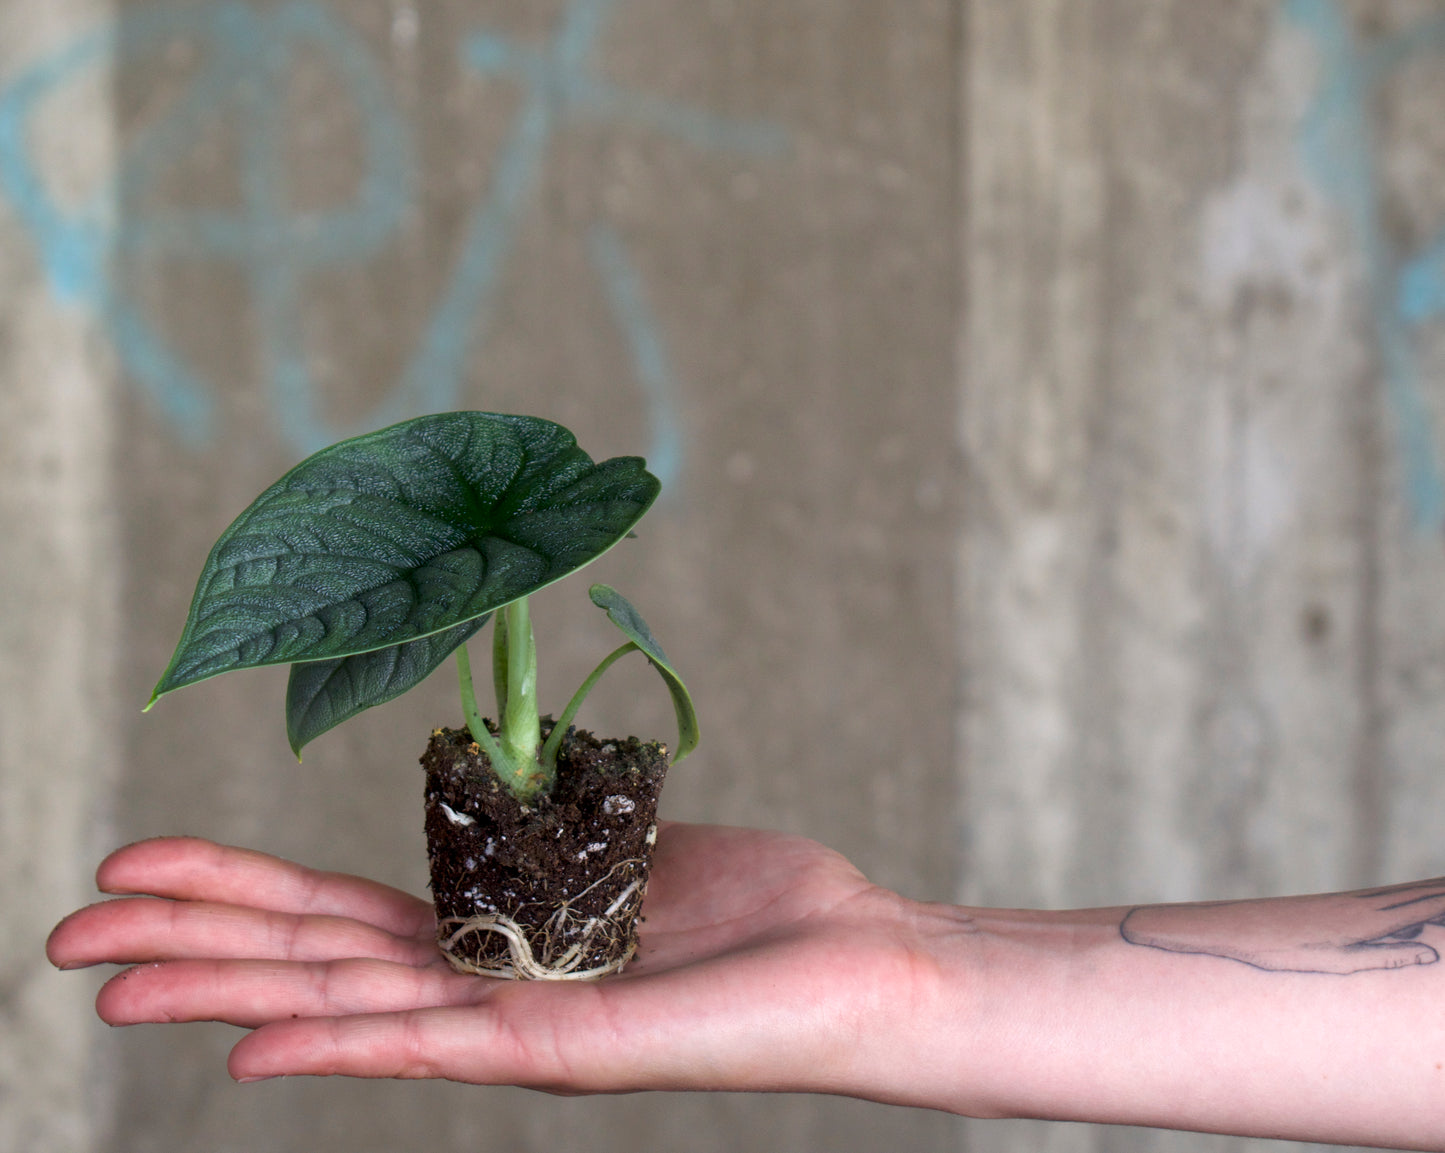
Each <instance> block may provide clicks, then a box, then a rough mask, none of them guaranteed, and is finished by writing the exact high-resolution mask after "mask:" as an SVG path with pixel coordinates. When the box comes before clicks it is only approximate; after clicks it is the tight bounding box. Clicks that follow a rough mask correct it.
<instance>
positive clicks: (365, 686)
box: [146, 412, 698, 979]
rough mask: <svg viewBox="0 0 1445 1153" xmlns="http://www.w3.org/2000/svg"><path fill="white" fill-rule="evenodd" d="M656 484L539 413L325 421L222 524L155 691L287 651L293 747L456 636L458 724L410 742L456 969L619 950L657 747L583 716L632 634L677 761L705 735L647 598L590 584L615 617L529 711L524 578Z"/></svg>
mask: <svg viewBox="0 0 1445 1153" xmlns="http://www.w3.org/2000/svg"><path fill="white" fill-rule="evenodd" d="M659 488H660V485H659V483H658V481H657V478H656V477H654V476H652V475H651V474H650V473H648V472H647V470H646V468H645V466H644V462H643V461H642V460H641V459H640V458H637V457H618V458H615V459H613V460H607V461H603V462H602V463H600V464H598V463H594V462H593V460H592V458H591V457H589V456H588V455H587V454H586V453H585V452H583V451H582V450H581V449H580V448H579V447H577V442H576V438H575V437H573V435H572V434H571V433H570V432H568V431H567V430H566V429H564V428H562V427H561V426H560V425H557V424H554V423H552V422H551V421H546V420H541V419H539V418H536V417H527V416H511V415H501V414H497V413H485V412H452V413H443V414H439V415H435V416H424V417H419V418H417V419H415V420H410V421H406V422H404V423H402V424H398V425H394V426H392V427H390V428H386V429H382V430H381V431H379V432H374V433H370V434H368V435H365V436H359V437H355V438H353V439H351V440H345V441H342V442H340V443H339V444H335V445H332V446H331V447H330V448H326V449H323V450H321V451H320V452H318V453H316V454H315V455H313V456H311V457H308V458H307V459H306V460H304V461H302V462H301V463H300V464H299V465H297V466H296V467H295V468H293V469H292V470H291V471H290V472H288V473H287V474H286V475H285V476H283V477H282V478H281V479H280V480H278V481H277V482H276V483H275V484H273V485H272V486H271V487H270V488H268V489H267V490H266V491H265V492H263V493H262V494H261V495H260V496H259V497H257V498H256V500H255V501H254V502H252V504H251V505H250V507H249V508H247V509H246V510H245V511H244V512H243V513H241V515H240V516H238V517H237V518H236V519H235V521H234V522H232V524H231V526H230V527H229V528H227V529H226V531H225V532H224V533H222V534H221V537H220V539H219V540H218V541H217V542H216V544H215V546H214V547H213V548H212V549H211V553H210V556H209V557H208V558H207V560H206V563H205V567H204V568H203V569H202V571H201V576H200V579H199V581H198V582H197V585H196V592H195V596H194V598H193V599H192V601H191V608H190V613H189V614H188V616H187V618H186V623H185V628H184V630H183V632H182V634H181V639H180V641H179V643H178V644H177V646H176V651H175V654H174V655H173V656H172V658H171V662H170V664H169V666H168V667H167V668H166V670H165V672H164V674H162V676H161V679H160V682H159V683H158V684H157V685H156V688H155V691H154V693H152V695H151V700H150V704H148V705H147V706H146V708H147V709H149V708H150V707H151V705H154V704H155V702H156V701H157V700H159V699H160V698H161V697H162V696H164V695H165V694H167V693H170V692H173V691H174V690H176V689H179V688H183V687H184V686H186V685H190V684H195V683H196V682H198V681H202V680H206V679H208V678H210V677H213V676H217V675H219V674H220V673H224V672H230V671H232V670H233V669H242V668H253V667H256V666H259V665H273V664H282V663H285V664H289V665H290V666H291V678H290V683H289V685H288V688H287V693H286V731H287V735H288V737H289V739H290V743H291V748H292V750H293V751H294V752H295V753H296V754H297V756H298V758H299V756H300V752H301V748H302V746H304V745H305V744H306V743H307V742H309V741H311V740H313V739H314V738H316V737H317V736H320V735H321V734H322V733H324V732H326V731H327V730H328V729H331V728H334V727H335V726H336V725H339V724H340V723H341V722H342V721H345V720H347V719H349V718H350V717H353V716H355V715H356V714H358V713H360V712H362V711H363V710H365V709H369V708H371V707H373V706H375V705H379V704H382V703H383V702H385V701H389V700H392V699H393V698H395V697H397V696H400V695H401V694H402V693H404V692H406V691H407V690H408V689H410V688H412V687H413V686H415V685H417V684H419V683H420V682H421V681H422V680H423V679H424V678H425V677H426V676H427V675H428V674H430V673H431V672H432V671H433V670H434V669H435V668H436V667H437V666H438V665H440V664H441V663H442V662H443V661H444V660H445V659H446V658H447V657H448V656H451V655H453V654H455V656H456V661H457V668H458V674H459V677H458V679H459V684H460V688H461V698H462V710H463V716H464V717H465V722H466V723H465V727H464V728H460V729H446V728H438V729H436V730H434V731H433V733H432V735H431V740H430V743H429V744H428V746H427V749H426V753H425V755H424V756H423V757H422V765H423V767H424V768H425V769H426V793H425V796H426V832H427V842H428V856H429V861H430V867H431V888H432V897H433V900H434V902H435V905H436V911H437V926H438V928H437V939H438V944H439V946H440V948H441V950H442V952H443V953H444V954H445V955H446V957H447V959H448V961H450V963H451V964H452V966H453V967H454V968H456V969H458V970H460V971H462V972H467V973H477V974H490V975H496V976H504V977H517V978H536V979H580V978H591V977H599V976H603V975H606V974H608V973H613V972H617V971H619V970H620V969H621V968H622V966H623V965H625V964H626V962H627V960H628V959H629V958H630V957H631V956H632V954H633V952H634V951H635V949H636V947H637V929H636V920H637V914H638V910H639V909H640V908H641V905H642V897H643V893H644V891H645V889H646V886H647V875H648V870H649V868H650V866H651V859H652V846H653V843H654V841H655V839H656V833H657V826H656V812H657V796H658V791H659V790H660V789H661V787H662V781H663V776H664V774H665V772H666V770H667V767H668V751H667V749H666V748H665V747H664V746H663V745H661V744H659V743H657V742H652V741H640V740H638V739H637V738H635V737H628V738H627V739H625V740H599V739H597V738H595V737H593V736H592V735H591V734H590V733H587V732H584V731H581V730H578V729H577V728H575V726H574V725H573V721H574V719H575V717H576V715H577V710H578V708H579V707H580V706H581V704H582V702H583V700H584V698H585V697H586V696H587V694H588V693H589V692H590V691H591V689H592V687H593V686H594V685H595V684H596V683H597V681H598V679H599V678H600V677H601V676H602V674H603V673H604V672H605V671H606V670H607V669H608V668H609V667H610V666H611V665H612V664H613V663H614V662H616V661H617V660H618V659H620V658H621V657H623V656H625V655H627V654H628V653H630V652H634V651H637V652H641V653H642V654H643V656H645V657H646V658H647V660H648V661H649V662H650V663H651V664H652V666H653V667H654V668H655V669H657V671H658V672H659V673H660V674H661V676H662V679H663V681H664V682H665V683H666V685H667V688H668V690H669V692H670V693H671V695H672V702H673V706H674V710H675V712H676V714H677V724H678V739H677V746H676V749H675V751H674V754H673V757H672V761H673V762H674V763H675V762H677V761H681V760H682V759H683V758H684V757H685V756H687V754H688V753H690V752H691V751H692V750H693V748H694V747H695V746H696V745H697V740H698V726H697V718H696V714H695V713H694V711H693V706H692V701H691V699H690V698H689V696H688V692H687V689H686V687H684V685H683V683H682V681H681V679H680V678H679V677H678V675H677V673H676V672H675V671H674V669H673V667H672V665H671V664H670V662H669V661H668V659H667V657H666V656H665V655H664V653H663V651H662V649H661V648H660V647H659V645H658V643H657V641H656V640H655V639H654V638H653V636H652V633H651V631H650V630H649V629H648V627H647V624H646V623H645V622H644V621H643V619H642V617H641V616H640V615H639V614H638V613H637V610H636V609H634V608H633V607H632V605H630V604H629V603H628V602H627V601H626V600H625V599H624V598H623V597H622V596H621V594H619V593H618V592H617V591H616V590H614V589H612V588H610V587H608V586H606V585H601V584H598V585H593V586H592V588H591V590H590V596H591V599H592V601H593V603H594V604H596V605H597V606H598V607H599V608H601V609H603V610H604V611H605V612H606V613H607V616H608V618H609V619H610V620H611V621H612V623H613V624H615V625H616V626H617V627H618V628H619V629H620V630H621V631H622V633H623V634H624V636H625V637H626V640H625V641H624V643H623V644H621V645H620V646H619V647H618V648H616V649H614V650H613V651H612V652H611V653H609V654H608V655H607V656H606V657H605V658H603V660H602V661H601V663H600V664H598V666H597V667H596V669H595V670H594V671H593V672H592V673H591V675H589V676H588V677H587V678H586V680H585V681H584V682H583V683H582V685H581V687H580V688H579V689H578V690H577V692H576V693H575V694H574V695H573V696H572V698H571V700H569V701H568V702H567V704H566V706H565V707H564V708H563V710H562V712H561V713H560V714H559V715H558V716H557V717H556V718H555V720H553V718H551V717H550V716H542V715H540V714H539V711H538V704H537V657H536V648H535V644H534V641H533V632H532V626H531V619H530V614H529V606H528V597H530V596H531V594H532V593H534V592H536V591H537V590H539V589H541V588H543V587H545V586H547V585H550V584H552V583H553V582H555V581H558V580H561V579H562V578H563V577H565V576H567V575H568V574H569V573H572V572H575V571H576V570H577V569H579V568H581V567H582V566H583V565H586V564H588V563H590V562H591V561H593V560H595V559H596V558H597V557H599V556H601V555H602V554H603V553H604V552H606V551H607V550H608V549H610V548H611V547H612V546H613V545H614V544H616V543H617V542H618V541H620V540H622V539H623V538H624V537H626V536H629V535H631V531H632V528H633V526H634V525H635V524H636V523H637V522H638V520H640V519H641V517H642V515H643V514H644V513H645V512H646V511H647V509H648V508H649V507H650V506H651V504H652V502H653V501H654V500H655V499H656V497H657V494H658V491H659ZM489 619H492V620H494V624H493V630H492V638H493V642H492V672H493V683H494V688H495V697H496V718H495V720H494V721H487V720H485V719H483V717H482V716H481V710H480V708H479V706H478V704H477V701H476V696H475V694H474V692H473V686H472V672H471V664H470V660H469V657H468V653H467V647H466V643H467V641H468V640H470V639H471V638H472V636H473V635H474V634H475V633H477V632H478V630H480V629H481V628H482V626H483V625H484V624H485V623H486V622H487V621H488V620H489Z"/></svg>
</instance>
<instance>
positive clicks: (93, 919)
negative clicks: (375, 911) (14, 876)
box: [46, 897, 435, 969]
mask: <svg viewBox="0 0 1445 1153" xmlns="http://www.w3.org/2000/svg"><path fill="white" fill-rule="evenodd" d="M46 954H47V956H49V958H50V960H51V963H52V964H55V965H57V966H59V967H60V968H62V969H76V968H82V967H84V966H87V965H96V964H102V963H105V962H111V963H117V964H135V963H138V962H145V961H168V960H177V959H183V958H206V957H209V958H247V957H249V958H258V959H273V960H288V961H325V960H333V959H336V958H341V957H374V958H377V959H380V960H387V961H396V962H398V963H401V964H410V965H422V964H426V963H428V962H429V961H430V960H432V959H433V958H434V957H435V946H434V945H433V944H432V942H431V941H430V940H429V939H426V940H423V939H418V938H413V937H401V936H397V935H395V934H393V933H389V932H387V931H385V930H384V929H379V928H377V927H376V926H375V925H370V924H366V923H364V922H361V921H357V920H353V919H351V918H349V917H333V916H323V915H312V916H303V915H298V914H295V913H275V912H271V911H269V910H265V909H250V908H243V907H241V906H237V905H223V904H216V903H213V902H208V901H170V900H164V899H160V898H154V897H129V898H123V899H120V900H115V901H103V902H101V903H100V904H98V905H91V906H89V907H88V908H85V909H81V910H80V911H79V912H76V913H72V914H71V915H70V916H69V917H67V918H66V919H65V920H63V921H61V922H60V924H59V925H57V926H56V927H55V929H54V930H52V932H51V934H50V939H49V941H47V942H46Z"/></svg>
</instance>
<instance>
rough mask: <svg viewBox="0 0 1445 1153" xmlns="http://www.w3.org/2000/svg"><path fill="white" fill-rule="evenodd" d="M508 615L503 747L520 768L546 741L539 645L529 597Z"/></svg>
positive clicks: (533, 761)
mask: <svg viewBox="0 0 1445 1153" xmlns="http://www.w3.org/2000/svg"><path fill="white" fill-rule="evenodd" d="M502 611H503V612H504V613H506V615H507V708H506V711H505V712H504V713H503V714H502V721H501V729H502V749H503V751H504V752H505V753H506V754H507V758H508V760H509V761H510V762H511V763H512V764H513V765H516V766H517V767H518V768H519V769H520V768H521V767H522V766H523V765H528V764H531V765H535V764H536V760H537V751H538V749H539V747H540V746H541V744H542V722H541V719H540V716H539V714H538V712H537V645H536V642H535V640H534V639H533V637H532V617H531V612H530V610H529V608H528V606H527V598H526V597H521V598H520V599H518V600H515V601H513V602H512V603H511V604H509V605H508V606H507V607H506V608H505V609H503V610H502Z"/></svg>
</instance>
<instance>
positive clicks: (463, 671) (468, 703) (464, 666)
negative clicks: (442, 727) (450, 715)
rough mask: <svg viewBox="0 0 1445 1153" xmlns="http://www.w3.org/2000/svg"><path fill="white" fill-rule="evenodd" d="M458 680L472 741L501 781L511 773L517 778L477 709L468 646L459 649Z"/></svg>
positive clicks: (463, 710)
mask: <svg viewBox="0 0 1445 1153" xmlns="http://www.w3.org/2000/svg"><path fill="white" fill-rule="evenodd" d="M457 680H458V681H459V682H460V683H461V690H462V713H463V715H464V716H465V717H466V718H467V729H468V730H469V731H470V732H471V734H472V740H474V741H476V742H477V744H479V745H481V746H482V751H483V752H485V753H486V754H487V759H488V760H490V761H491V762H492V771H493V772H495V773H496V774H497V776H498V778H499V779H501V780H503V781H505V780H506V777H507V775H508V774H509V773H510V775H512V776H515V775H516V770H515V769H513V768H512V766H511V765H509V764H508V763H507V761H506V758H505V757H504V756H503V754H502V750H501V748H500V746H498V744H497V742H496V739H495V738H494V737H493V736H492V733H491V730H490V729H488V728H487V722H486V721H484V720H482V714H481V710H480V709H478V708H477V694H476V692H475V690H474V689H473V688H472V659H471V657H470V656H468V655H467V646H466V645H464V644H463V645H460V646H458V648H457Z"/></svg>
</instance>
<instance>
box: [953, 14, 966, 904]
mask: <svg viewBox="0 0 1445 1153" xmlns="http://www.w3.org/2000/svg"><path fill="white" fill-rule="evenodd" d="M970 5H971V0H953V3H952V5H951V7H950V20H951V28H950V39H951V42H952V58H953V75H952V83H953V103H952V116H951V122H950V124H949V135H950V141H951V143H950V147H951V150H952V163H951V165H950V168H949V171H950V173H951V179H952V181H953V185H952V187H951V188H950V189H949V203H950V207H951V210H952V217H953V227H954V245H953V269H952V276H951V295H952V313H953V323H954V326H955V328H954V336H953V422H954V424H953V427H954V438H953V469H952V477H953V481H954V485H955V491H954V498H953V499H952V500H951V501H950V502H949V509H950V515H951V516H952V518H953V524H952V536H953V579H952V582H951V594H952V598H953V603H952V606H951V614H950V617H951V620H952V624H953V635H954V643H953V648H952V652H953V669H952V674H953V724H952V725H951V726H950V731H951V732H952V756H951V757H950V764H949V772H950V775H951V780H952V785H953V806H954V810H953V811H954V819H953V821H952V827H953V830H954V839H953V844H952V846H951V852H950V854H949V861H950V865H951V868H952V871H953V875H952V877H951V878H950V879H951V882H952V887H953V888H952V891H953V893H954V894H955V897H956V895H957V894H959V893H961V892H962V891H963V887H964V885H965V883H966V881H967V873H966V870H967V865H968V849H967V840H966V838H965V830H966V828H967V825H966V822H965V818H966V811H967V809H966V806H967V804H968V788H967V771H968V770H967V765H966V764H965V763H964V761H965V758H966V756H967V752H968V750H967V742H966V740H965V732H966V713H967V709H968V683H969V677H968V674H969V663H968V648H967V640H966V635H965V630H966V627H967V624H968V611H967V590H968V580H967V572H966V567H967V565H968V557H967V555H966V549H967V524H968V517H967V509H968V504H969V501H968V494H967V492H966V491H965V488H966V485H967V483H968V467H967V458H966V456H965V446H966V441H965V432H964V430H965V428H966V424H965V419H966V412H965V409H966V406H967V404H968V372H967V368H966V365H967V363H968V360H967V348H966V341H967V335H968V322H967V315H966V313H967V309H968V305H969V301H968V263H967V252H968V236H969V204H968V188H969V182H968V164H969V160H970V157H969V149H968V139H967V132H968V122H969V120H968V117H969V108H968V84H969V75H970V62H969V58H968V48H969V40H970V37H969V15H970Z"/></svg>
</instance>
